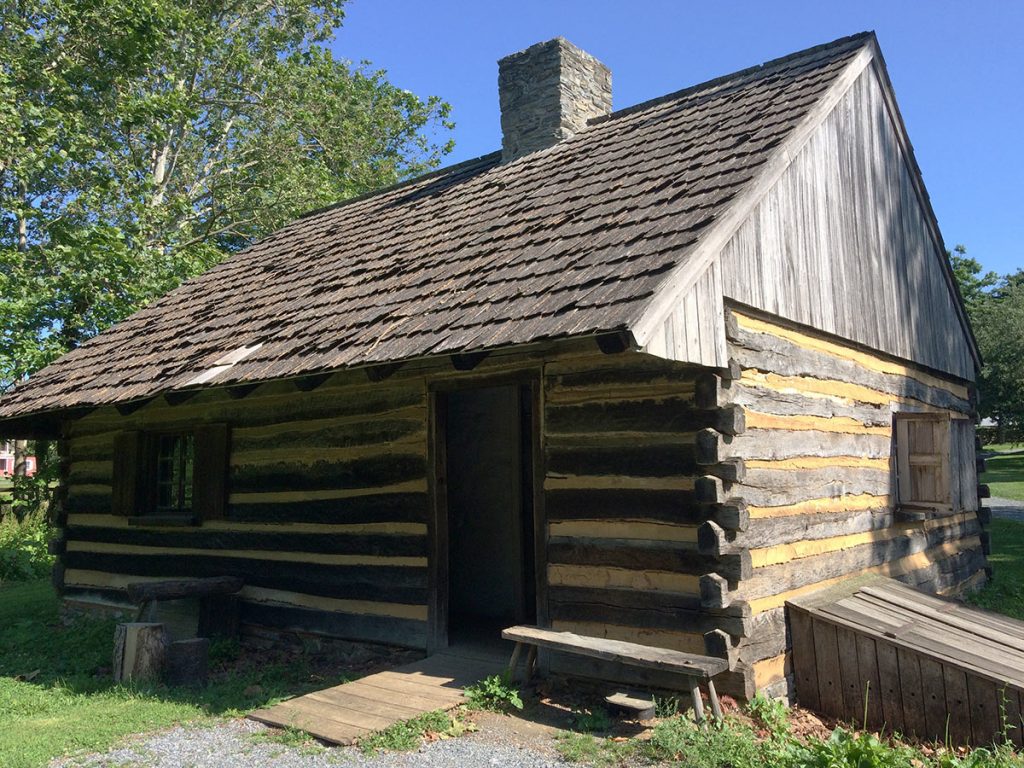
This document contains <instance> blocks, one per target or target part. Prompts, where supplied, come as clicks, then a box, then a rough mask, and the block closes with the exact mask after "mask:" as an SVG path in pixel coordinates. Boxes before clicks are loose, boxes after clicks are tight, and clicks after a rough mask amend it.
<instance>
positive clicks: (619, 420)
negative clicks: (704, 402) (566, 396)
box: [544, 395, 715, 435]
mask: <svg viewBox="0 0 1024 768" xmlns="http://www.w3.org/2000/svg"><path fill="white" fill-rule="evenodd" d="M714 418H715V414H714V412H713V411H708V410H702V409H698V408H697V407H696V405H695V404H694V402H693V398H692V396H690V395H684V396H681V397H674V398H666V399H663V400H654V399H649V398H645V399H638V400H622V401H619V402H597V403H580V404H572V405H568V404H565V405H562V404H557V403H555V404H552V403H548V404H547V407H546V408H545V410H544V429H545V431H546V432H547V433H548V434H551V435H560V434H600V433H604V432H650V433H655V434H659V433H675V432H693V431H694V430H695V429H699V428H700V426H701V425H708V424H710V423H711V422H712V421H713V420H714Z"/></svg>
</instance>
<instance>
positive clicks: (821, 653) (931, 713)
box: [786, 576, 1024, 747]
mask: <svg viewBox="0 0 1024 768" xmlns="http://www.w3.org/2000/svg"><path fill="white" fill-rule="evenodd" d="M786 606H787V609H788V614H789V623H790V629H791V632H792V638H793V669H794V672H795V679H796V695H797V700H798V701H799V702H800V703H801V704H802V705H803V706H806V707H808V708H810V709H814V710H817V711H819V712H821V713H823V714H826V715H831V716H833V717H839V718H843V719H846V720H851V721H854V722H856V723H858V724H859V723H861V722H863V721H864V720H865V718H866V719H867V725H868V726H869V727H871V728H876V729H882V728H885V729H888V730H890V731H898V732H900V733H903V734H905V735H909V736H916V737H917V738H920V739H926V740H938V741H947V740H948V741H950V742H952V743H953V744H958V745H966V744H970V745H975V746H982V745H986V744H991V743H992V742H993V741H1002V739H1003V738H1004V735H1005V737H1008V738H1009V739H1010V740H1011V741H1013V743H1014V744H1016V745H1017V746H1018V747H1019V746H1022V744H1024V738H1022V731H1024V720H1022V718H1021V712H1022V711H1024V622H1020V621H1016V620H1014V619H1010V618H1007V617H1005V616H1000V615H998V614H994V613H990V612H988V611H983V610H980V609H977V608H971V607H968V606H966V605H964V604H963V603H958V602H955V601H953V600H948V599H946V598H941V597H936V596H935V595H931V594H927V593H925V592H921V591H919V590H916V589H913V588H911V587H908V586H906V585H905V584H901V583H900V582H898V581H894V580H892V579H886V578H882V577H874V576H872V577H865V578H860V579H853V580H850V581H849V582H847V583H845V584H842V585H840V586H838V587H835V588H831V589H826V590H821V591H819V592H816V593H813V594H810V595H806V596H804V597H801V598H799V599H797V600H791V601H789V602H787V603H786Z"/></svg>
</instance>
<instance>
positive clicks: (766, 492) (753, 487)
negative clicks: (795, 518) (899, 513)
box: [732, 467, 892, 507]
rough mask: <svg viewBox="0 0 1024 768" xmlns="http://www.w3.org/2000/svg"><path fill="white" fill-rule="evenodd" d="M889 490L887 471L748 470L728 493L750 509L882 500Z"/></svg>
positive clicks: (829, 469)
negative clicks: (827, 501)
mask: <svg viewBox="0 0 1024 768" xmlns="http://www.w3.org/2000/svg"><path fill="white" fill-rule="evenodd" d="M890 490H892V476H891V473H890V472H889V471H887V470H880V469H865V468H859V467H823V468H821V469H794V470H790V469H786V470H775V469H748V470H747V473H746V477H745V478H744V479H743V481H742V483H740V484H737V485H735V486H733V488H732V493H733V494H734V495H736V496H738V497H740V498H742V499H743V500H744V501H745V502H746V503H747V504H748V505H749V506H752V507H778V506H787V505H791V504H798V503H800V502H802V501H807V500H808V499H822V498H829V497H839V496H845V495H859V494H870V495H872V496H885V495H888V494H889V492H890Z"/></svg>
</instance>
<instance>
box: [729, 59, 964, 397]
mask: <svg viewBox="0 0 1024 768" xmlns="http://www.w3.org/2000/svg"><path fill="white" fill-rule="evenodd" d="M900 135H901V134H900V132H899V131H898V130H897V128H896V127H895V122H894V119H893V116H892V114H891V113H890V108H889V105H888V104H887V103H886V98H885V95H884V92H883V89H882V87H881V86H880V85H879V81H878V76H877V74H876V72H875V66H871V67H868V69H866V70H865V71H864V72H863V73H862V74H861V75H860V77H859V78H858V79H857V81H856V82H855V83H854V85H853V86H852V87H851V88H850V90H849V91H848V92H847V94H846V95H845V96H844V98H843V99H842V101H841V102H840V103H839V105H838V106H837V107H836V108H835V109H834V110H833V111H832V113H831V114H830V115H829V116H828V117H827V118H826V120H825V121H824V123H823V124H822V125H821V126H820V127H819V128H818V129H817V130H816V131H815V133H814V135H813V136H812V137H811V139H810V140H809V142H808V143H807V145H806V146H805V147H804V148H803V149H802V151H801V152H800V153H799V154H798V155H797V156H796V157H795V158H794V159H793V162H792V164H791V166H790V167H789V168H788V169H787V170H786V171H785V173H784V174H783V175H782V177H781V178H780V179H779V181H778V182H777V183H776V184H775V185H774V186H773V187H772V188H771V189H770V190H769V192H768V193H767V195H766V196H765V197H764V199H763V200H762V201H761V202H760V203H759V204H758V206H757V207H756V208H755V210H754V212H753V213H752V214H751V216H750V217H749V219H748V220H747V221H746V222H745V223H744V224H743V225H742V226H741V227H740V229H739V230H738V231H737V232H736V234H735V235H734V236H733V237H732V239H731V240H730V242H729V243H728V245H727V246H726V247H725V249H724V250H723V252H722V254H721V257H720V258H721V262H720V267H721V273H722V277H721V280H722V285H723V291H724V294H725V297H726V298H727V299H734V300H736V301H739V302H742V303H744V304H747V305H749V306H752V307H756V308H758V309H761V310H763V311H765V312H769V313H772V314H775V315H779V316H781V317H785V318H788V319H790V320H793V321H795V322H798V323H802V324H804V325H807V326H810V327H813V328H818V329H821V330H823V331H826V332H828V333H833V334H836V335H837V336H841V337H843V338H847V339H850V340H852V341H856V342H859V343H861V344H864V345H867V346H869V347H871V348H872V349H877V350H880V351H883V352H887V353H889V354H892V355H896V356H897V357H900V358H903V359H905V360H911V361H915V362H917V363H920V364H922V365H925V366H928V367H930V368H934V369H936V370H940V371H946V372H949V373H951V374H954V375H956V376H958V377H960V378H962V379H967V380H973V379H974V377H975V372H974V363H973V360H972V357H971V352H970V348H969V342H968V337H967V334H966V332H965V330H964V328H963V326H962V324H961V319H960V312H959V310H958V307H957V303H956V300H955V297H954V293H953V286H952V281H951V277H950V276H949V275H948V274H947V271H946V270H945V269H944V267H943V263H944V260H945V254H944V253H943V252H942V248H941V244H940V242H939V240H938V238H937V233H935V232H933V230H932V229H931V225H930V219H929V215H928V213H927V212H926V209H925V206H924V205H923V204H922V199H923V195H924V192H923V189H919V188H918V187H917V185H916V183H915V175H914V173H913V172H912V171H911V170H910V168H909V167H908V159H907V156H906V154H905V152H904V149H903V147H902V146H901V142H900Z"/></svg>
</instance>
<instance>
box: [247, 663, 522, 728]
mask: <svg viewBox="0 0 1024 768" xmlns="http://www.w3.org/2000/svg"><path fill="white" fill-rule="evenodd" d="M507 664H508V659H507V658H506V657H505V656H501V655H498V654H497V653H493V652H491V651H490V650H477V649H472V650H459V649H448V650H446V651H443V652H440V653H435V654H434V655H432V656H428V657H427V658H425V659H421V660H420V661H415V662H413V663H412V664H406V665H404V666H401V667H396V668H395V669H391V670H387V671H385V672H378V673H376V674H373V675H367V676H366V677H362V678H360V679H358V680H353V681H352V682H350V683H343V684H341V685H336V686H334V687H333V688H327V689H324V690H322V691H314V692H313V693H307V694H306V695H305V696H297V697H296V698H294V699H289V700H288V701H283V702H281V703H280V704H276V705H274V706H273V707H268V708H267V709H259V710H256V711H255V712H252V713H251V714H250V715H249V717H250V718H251V719H252V720H258V721H259V722H261V723H266V724H268V725H273V726H276V727H278V728H298V729H300V730H303V731H306V732H307V733H310V734H312V735H313V736H316V737H317V738H318V739H323V740H324V741H329V742H332V743H334V744H344V745H348V744H354V743H355V742H356V741H358V740H359V739H360V738H362V737H363V736H367V735H369V734H371V733H374V732H376V731H380V730H383V729H385V728H387V727H388V726H390V725H394V724H395V723H398V722H401V721H403V720H410V719H412V718H414V717H417V716H418V715H422V714H424V713H425V712H431V711H433V710H436V709H444V710H448V709H451V708H453V707H456V706H458V705H459V704H461V703H462V702H463V701H464V700H465V694H464V693H463V688H465V687H466V686H467V685H471V684H473V683H475V682H477V681H478V680H481V679H483V678H485V677H488V676H489V675H494V674H498V673H500V672H501V671H502V670H504V668H505V666H506V665H507Z"/></svg>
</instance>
